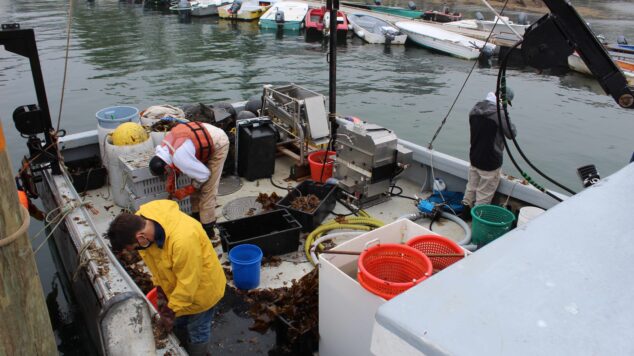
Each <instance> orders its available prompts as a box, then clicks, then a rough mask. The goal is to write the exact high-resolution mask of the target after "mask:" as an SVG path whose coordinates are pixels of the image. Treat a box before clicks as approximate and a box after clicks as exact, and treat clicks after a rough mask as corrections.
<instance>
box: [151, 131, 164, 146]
mask: <svg viewBox="0 0 634 356" xmlns="http://www.w3.org/2000/svg"><path fill="white" fill-rule="evenodd" d="M165 135H167V132H154V131H152V132H150V137H152V144H153V145H154V147H156V146H158V145H160V144H161V142H163V139H164V138H165Z"/></svg>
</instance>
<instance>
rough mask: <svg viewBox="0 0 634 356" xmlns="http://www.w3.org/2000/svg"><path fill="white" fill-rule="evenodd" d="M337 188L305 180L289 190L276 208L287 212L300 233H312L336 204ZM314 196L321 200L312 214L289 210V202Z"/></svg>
mask: <svg viewBox="0 0 634 356" xmlns="http://www.w3.org/2000/svg"><path fill="white" fill-rule="evenodd" d="M336 189H337V186H336V185H334V184H321V183H316V182H315V181H312V180H305V181H303V182H301V183H299V184H298V185H297V186H296V187H295V189H293V190H291V191H290V192H289V193H288V194H286V196H285V197H284V198H283V199H282V200H280V201H279V202H278V203H277V207H279V208H282V209H286V210H288V212H289V213H291V214H292V215H293V216H294V217H295V219H297V221H299V223H300V224H302V231H304V232H309V231H313V230H314V229H315V228H316V227H317V226H319V224H321V222H322V221H324V219H325V218H326V216H328V214H330V212H331V211H332V209H334V208H335V205H336V204H337V194H335V190H336ZM308 194H314V195H316V196H317V198H319V200H321V203H320V204H319V206H318V207H317V209H315V211H313V212H312V213H307V212H305V211H301V210H296V209H293V208H291V202H292V201H293V200H295V198H297V197H299V196H304V195H308Z"/></svg>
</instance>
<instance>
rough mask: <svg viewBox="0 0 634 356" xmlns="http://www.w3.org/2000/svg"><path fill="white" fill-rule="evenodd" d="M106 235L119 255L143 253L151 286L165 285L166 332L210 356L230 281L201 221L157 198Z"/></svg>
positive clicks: (193, 351)
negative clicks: (218, 309)
mask: <svg viewBox="0 0 634 356" xmlns="http://www.w3.org/2000/svg"><path fill="white" fill-rule="evenodd" d="M107 236H108V239H109V240H110V244H111V245H112V249H113V250H115V251H120V250H122V249H127V250H132V249H136V250H139V254H140V255H141V257H142V258H143V261H144V262H145V264H146V265H147V267H148V268H149V270H150V272H151V273H152V282H153V283H154V285H156V286H158V287H160V288H159V308H158V309H159V313H160V315H161V319H160V323H161V324H162V326H163V327H164V328H165V329H166V330H167V331H171V330H172V327H174V331H175V332H176V334H177V335H184V334H187V335H188V338H187V340H186V341H185V344H186V349H187V351H188V352H189V354H190V355H205V354H206V353H207V348H208V346H209V343H210V340H209V338H210V335H211V321H212V317H213V306H214V305H216V304H217V303H218V302H219V301H220V299H221V298H222V297H223V296H224V292H225V286H226V284H227V280H226V277H225V275H224V271H223V270H222V266H221V265H220V261H219V260H218V256H217V255H216V252H215V251H214V249H213V247H212V245H211V242H210V241H209V238H207V234H206V233H205V230H204V229H203V227H202V225H201V224H200V222H198V221H197V220H195V219H194V218H192V217H190V216H189V215H187V214H185V213H183V212H181V211H180V210H179V208H178V204H177V203H176V202H175V201H172V200H155V201H152V202H149V203H146V204H143V205H141V207H140V209H139V211H137V212H136V214H130V213H121V214H119V215H118V216H117V217H116V218H115V219H114V220H113V221H112V222H111V223H110V227H109V229H108V232H107ZM161 295H164V297H166V298H167V303H166V304H165V303H161V299H162V298H161ZM179 331H180V333H179Z"/></svg>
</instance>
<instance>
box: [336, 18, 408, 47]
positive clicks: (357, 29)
mask: <svg viewBox="0 0 634 356" xmlns="http://www.w3.org/2000/svg"><path fill="white" fill-rule="evenodd" d="M348 21H349V22H350V25H351V26H352V30H353V31H354V33H355V34H356V35H357V36H359V37H360V38H361V39H363V40H364V41H366V42H368V43H391V44H404V43H405V41H406V40H407V35H405V34H402V33H401V31H399V29H398V28H396V27H394V25H392V24H390V23H389V22H387V21H385V20H382V19H380V18H378V17H374V16H371V15H365V14H349V15H348Z"/></svg>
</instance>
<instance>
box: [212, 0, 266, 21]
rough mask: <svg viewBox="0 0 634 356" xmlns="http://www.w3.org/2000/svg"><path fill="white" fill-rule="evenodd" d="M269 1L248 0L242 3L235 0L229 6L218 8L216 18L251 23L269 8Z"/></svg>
mask: <svg viewBox="0 0 634 356" xmlns="http://www.w3.org/2000/svg"><path fill="white" fill-rule="evenodd" d="M272 3H273V2H271V1H257V0H250V1H246V2H244V3H243V2H242V1H240V0H235V1H234V2H233V3H232V4H230V5H224V6H221V7H219V8H218V16H219V17H220V18H221V19H232V20H243V21H252V20H257V19H259V18H260V17H261V16H262V15H264V13H265V12H266V11H267V10H268V9H269V8H270V7H271V5H272Z"/></svg>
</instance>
